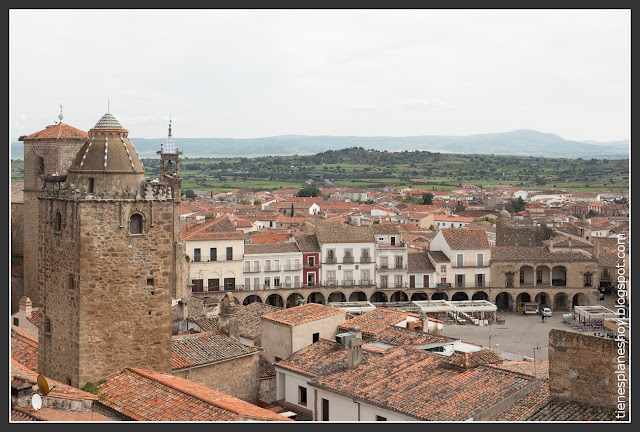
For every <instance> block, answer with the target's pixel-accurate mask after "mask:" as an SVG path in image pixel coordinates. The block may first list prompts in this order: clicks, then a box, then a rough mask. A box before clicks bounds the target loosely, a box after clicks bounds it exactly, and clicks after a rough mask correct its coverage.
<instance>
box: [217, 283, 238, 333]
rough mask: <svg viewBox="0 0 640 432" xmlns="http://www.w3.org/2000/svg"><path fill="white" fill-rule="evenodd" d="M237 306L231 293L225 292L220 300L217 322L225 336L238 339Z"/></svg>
mask: <svg viewBox="0 0 640 432" xmlns="http://www.w3.org/2000/svg"><path fill="white" fill-rule="evenodd" d="M237 314H238V306H236V302H235V299H234V297H233V295H232V294H231V293H227V294H225V296H224V297H223V298H222V301H221V302H220V314H219V315H218V324H219V326H220V329H221V330H222V332H223V333H224V334H226V335H227V336H230V337H233V338H236V339H239V338H240V330H239V329H238V315H237Z"/></svg>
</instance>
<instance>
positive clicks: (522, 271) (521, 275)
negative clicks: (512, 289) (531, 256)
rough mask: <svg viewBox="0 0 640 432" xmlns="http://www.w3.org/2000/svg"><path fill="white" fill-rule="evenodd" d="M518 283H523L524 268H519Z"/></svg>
mask: <svg viewBox="0 0 640 432" xmlns="http://www.w3.org/2000/svg"><path fill="white" fill-rule="evenodd" d="M520 283H521V284H523V283H524V270H520Z"/></svg>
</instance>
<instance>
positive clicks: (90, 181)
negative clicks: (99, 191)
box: [89, 178, 95, 193]
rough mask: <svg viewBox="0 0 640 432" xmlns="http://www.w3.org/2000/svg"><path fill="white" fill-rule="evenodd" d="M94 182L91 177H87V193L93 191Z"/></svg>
mask: <svg viewBox="0 0 640 432" xmlns="http://www.w3.org/2000/svg"><path fill="white" fill-rule="evenodd" d="M94 184H95V183H94V181H93V178H89V193H93V186H94Z"/></svg>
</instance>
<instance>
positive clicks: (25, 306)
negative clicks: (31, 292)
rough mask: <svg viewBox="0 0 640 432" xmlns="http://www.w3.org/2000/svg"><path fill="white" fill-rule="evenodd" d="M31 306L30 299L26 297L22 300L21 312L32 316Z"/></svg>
mask: <svg viewBox="0 0 640 432" xmlns="http://www.w3.org/2000/svg"><path fill="white" fill-rule="evenodd" d="M31 306H32V303H31V299H30V298H29V297H26V296H24V297H22V298H21V299H20V309H19V310H20V312H24V313H27V314H30V313H31Z"/></svg>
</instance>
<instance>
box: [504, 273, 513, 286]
mask: <svg viewBox="0 0 640 432" xmlns="http://www.w3.org/2000/svg"><path fill="white" fill-rule="evenodd" d="M505 286H507V287H509V288H513V273H507V274H505Z"/></svg>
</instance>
